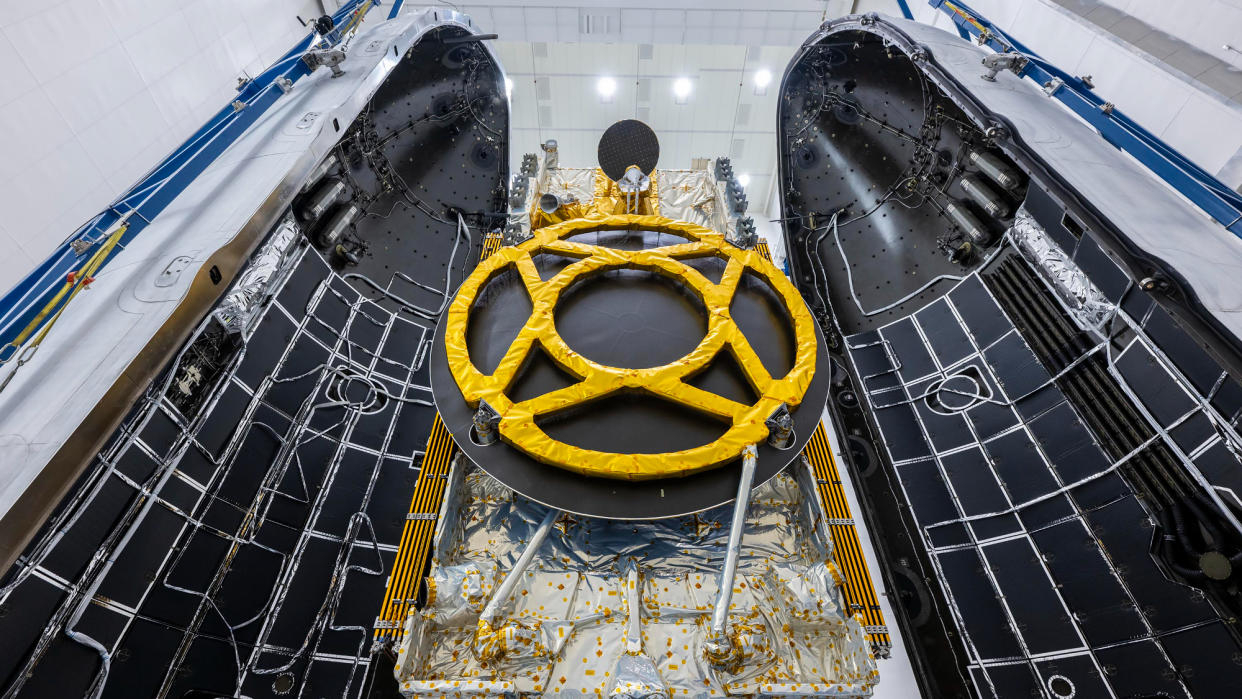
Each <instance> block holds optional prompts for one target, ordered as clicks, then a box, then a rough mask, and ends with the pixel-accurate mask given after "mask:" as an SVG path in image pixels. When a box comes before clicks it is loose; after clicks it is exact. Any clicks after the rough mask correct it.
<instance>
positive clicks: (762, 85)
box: [755, 68, 772, 95]
mask: <svg viewBox="0 0 1242 699" xmlns="http://www.w3.org/2000/svg"><path fill="white" fill-rule="evenodd" d="M771 83H772V71H770V70H768V69H767V68H760V69H759V70H757V71H755V94H756V95H763V94H767V92H768V85H770V84H771Z"/></svg>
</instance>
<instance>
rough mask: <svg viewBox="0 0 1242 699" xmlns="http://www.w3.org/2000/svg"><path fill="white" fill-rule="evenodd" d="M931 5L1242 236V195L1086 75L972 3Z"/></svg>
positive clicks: (941, 0) (951, 0) (934, 1)
mask: <svg viewBox="0 0 1242 699" xmlns="http://www.w3.org/2000/svg"><path fill="white" fill-rule="evenodd" d="M928 3H929V4H930V5H931V6H932V7H935V8H938V9H940V10H942V11H943V12H945V13H946V14H948V15H949V17H950V18H952V19H953V23H954V24H955V25H956V26H957V28H958V32H959V33H960V34H962V36H963V38H974V39H975V40H976V41H977V42H978V43H979V44H981V45H986V46H988V47H990V48H991V49H992V50H994V51H997V52H998V53H1017V54H1019V55H1021V56H1023V57H1024V58H1026V63H1025V65H1023V66H1022V67H1021V68H1020V69H1019V70H1018V71H1017V72H1018V75H1020V76H1022V77H1026V78H1030V79H1032V80H1034V81H1035V82H1036V83H1038V84H1039V85H1042V86H1044V87H1045V89H1046V90H1048V91H1049V92H1050V94H1051V96H1052V97H1053V98H1055V99H1057V100H1058V101H1060V102H1061V103H1062V104H1064V105H1065V106H1066V107H1068V108H1069V109H1070V110H1071V111H1073V112H1074V113H1075V114H1077V115H1078V116H1079V117H1081V118H1082V119H1083V120H1084V121H1086V122H1087V123H1088V124H1090V125H1091V126H1093V127H1094V128H1095V129H1096V130H1097V131H1099V132H1100V135H1101V136H1103V137H1104V139H1105V140H1106V141H1108V142H1109V143H1111V144H1113V145H1114V146H1116V147H1117V148H1120V149H1121V150H1124V151H1125V152H1127V153H1129V154H1130V155H1132V156H1134V158H1135V159H1136V160H1138V161H1139V162H1140V163H1142V164H1143V165H1144V166H1146V167H1147V169H1149V170H1151V171H1152V173H1154V174H1155V175H1156V176H1157V177H1159V178H1160V179H1162V180H1164V181H1165V182H1167V183H1169V184H1170V185H1171V186H1172V187H1173V188H1174V189H1176V190H1177V191H1179V192H1181V194H1182V195H1183V196H1185V197H1186V198H1187V199H1189V200H1190V201H1191V202H1193V203H1194V204H1195V205H1196V206H1198V207H1199V208H1200V209H1202V210H1203V211H1204V212H1205V213H1207V214H1208V215H1209V216H1211V217H1212V218H1213V219H1215V220H1216V221H1217V222H1219V223H1220V224H1221V225H1222V226H1224V227H1225V228H1226V229H1228V230H1229V231H1230V232H1232V233H1233V234H1234V235H1237V236H1238V237H1242V195H1239V194H1238V193H1237V192H1235V191H1233V190H1232V189H1230V188H1229V186H1228V185H1226V184H1224V183H1223V182H1221V181H1220V180H1218V179H1216V178H1215V177H1214V176H1213V175H1212V174H1211V173H1209V172H1207V171H1206V170H1204V169H1203V168H1201V167H1199V166H1198V165H1196V164H1195V163H1193V162H1191V161H1190V159H1189V158H1187V157H1186V156H1184V155H1182V154H1181V153H1179V152H1177V151H1176V150H1175V149H1173V148H1172V147H1171V146H1169V144H1167V143H1165V142H1164V141H1162V140H1160V139H1159V138H1157V137H1156V136H1155V135H1154V134H1152V133H1151V132H1150V131H1148V130H1146V129H1144V128H1143V127H1141V126H1139V125H1138V124H1137V123H1136V122H1135V121H1134V120H1133V119H1131V118H1130V117H1128V116H1126V115H1125V113H1124V112H1122V111H1121V110H1119V109H1117V108H1116V107H1115V106H1113V105H1112V104H1111V103H1109V102H1107V101H1105V100H1104V99H1102V98H1101V97H1100V96H1099V95H1097V94H1095V92H1093V91H1092V89H1091V86H1090V85H1088V84H1087V83H1086V82H1085V81H1084V80H1083V79H1082V78H1079V77H1077V76H1074V75H1070V74H1068V73H1066V72H1065V71H1063V70H1061V69H1060V68H1058V67H1056V66H1055V65H1053V64H1052V63H1049V62H1048V61H1047V60H1045V59H1044V58H1042V57H1041V56H1040V55H1039V54H1037V53H1035V52H1034V51H1032V50H1031V49H1029V48H1027V47H1026V46H1024V45H1023V44H1022V43H1021V42H1019V41H1018V40H1016V39H1014V38H1013V37H1011V36H1009V35H1008V34H1006V33H1005V31H1004V30H1002V29H1000V28H999V27H997V26H996V25H994V24H993V23H992V22H991V21H989V20H988V19H987V18H986V17H984V16H983V15H981V14H979V13H978V12H976V11H974V10H973V9H971V8H970V6H968V5H967V4H966V3H963V2H958V0H928Z"/></svg>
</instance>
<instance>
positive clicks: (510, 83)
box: [505, 78, 513, 99]
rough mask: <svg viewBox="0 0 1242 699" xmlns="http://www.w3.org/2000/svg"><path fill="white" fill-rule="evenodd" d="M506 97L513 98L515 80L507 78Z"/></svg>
mask: <svg viewBox="0 0 1242 699" xmlns="http://www.w3.org/2000/svg"><path fill="white" fill-rule="evenodd" d="M505 97H508V98H510V99H512V98H513V80H512V79H510V78H505Z"/></svg>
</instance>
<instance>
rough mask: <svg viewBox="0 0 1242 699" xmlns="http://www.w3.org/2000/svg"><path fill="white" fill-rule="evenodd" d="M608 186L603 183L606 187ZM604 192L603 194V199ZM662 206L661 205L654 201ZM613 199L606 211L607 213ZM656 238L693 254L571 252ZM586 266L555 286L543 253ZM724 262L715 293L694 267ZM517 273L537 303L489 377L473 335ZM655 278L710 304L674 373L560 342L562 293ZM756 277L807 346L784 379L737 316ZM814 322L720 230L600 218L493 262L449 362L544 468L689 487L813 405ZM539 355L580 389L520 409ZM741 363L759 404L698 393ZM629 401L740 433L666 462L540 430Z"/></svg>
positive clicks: (552, 229)
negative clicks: (483, 295) (652, 401)
mask: <svg viewBox="0 0 1242 699" xmlns="http://www.w3.org/2000/svg"><path fill="white" fill-rule="evenodd" d="M597 185H598V180H597ZM597 191H598V189H597ZM653 200H654V199H653ZM601 201H602V198H597V199H596V205H598V204H599V203H600V202H601ZM627 229H635V230H648V231H657V232H663V233H671V234H674V235H678V236H681V237H683V238H686V239H687V240H689V241H690V242H688V243H682V244H678V245H668V246H664V247H660V248H654V249H648V250H637V251H625V250H615V249H612V248H606V247H601V246H597V245H588V244H584V243H580V242H573V241H569V240H567V238H569V237H570V236H573V235H576V234H578V233H586V232H592V231H608V230H627ZM545 251H546V252H551V253H555V254H558V255H564V256H567V257H572V258H576V259H577V260H578V262H575V263H573V264H571V265H570V266H569V267H567V268H566V269H564V270H563V271H562V272H561V273H559V274H557V275H556V276H555V277H553V278H551V279H549V280H548V281H546V282H545V281H543V280H542V279H541V278H540V276H539V272H538V270H537V269H536V268H535V263H534V261H533V259H532V258H533V256H534V255H536V254H538V253H540V252H545ZM713 255H714V256H717V257H719V258H721V259H723V260H726V261H727V265H726V267H725V271H724V274H723V276H722V278H721V281H720V283H719V284H713V283H712V282H710V281H708V279H707V278H706V277H704V276H703V275H702V274H701V273H699V272H698V271H697V270H695V269H693V268H691V267H690V266H688V265H686V264H684V263H683V262H681V260H682V259H686V258H695V257H706V256H713ZM507 268H513V269H514V270H516V271H517V273H518V275H519V276H520V277H521V279H522V282H523V283H524V284H525V286H526V289H527V291H528V293H529V294H530V298H531V305H532V310H531V315H530V318H529V320H528V321H527V323H526V325H525V327H523V328H522V330H521V331H520V332H519V333H518V335H517V337H516V338H515V339H514V341H513V343H512V345H511V346H510V347H509V349H508V351H507V352H506V353H505V356H504V357H503V358H502V359H501V361H500V363H499V365H498V366H497V367H496V370H495V371H494V372H493V373H492V374H491V375H490V376H487V375H484V374H483V373H482V372H480V371H479V370H478V369H477V368H476V367H475V366H474V364H473V363H472V362H471V361H470V351H469V347H468V346H467V344H466V327H467V324H468V320H469V316H470V312H471V309H472V308H473V306H474V302H475V299H476V298H477V297H478V295H479V293H480V291H481V290H482V289H483V287H484V286H485V285H486V283H487V282H488V280H490V279H491V278H492V277H493V276H495V275H496V274H499V273H500V272H502V271H504V270H505V269H507ZM623 268H628V269H646V270H650V271H652V272H655V273H657V274H661V275H664V276H666V277H669V278H672V279H676V280H678V281H680V282H681V283H683V284H685V285H686V286H687V287H689V289H690V290H692V291H693V292H694V293H695V294H696V295H698V297H699V298H700V299H701V300H702V302H703V305H704V306H705V307H706V309H707V312H708V328H707V333H706V334H705V335H704V337H703V339H702V341H700V343H699V345H698V347H696V348H695V349H694V350H692V351H691V352H690V353H689V354H687V355H686V356H684V357H682V358H680V359H678V360H676V361H674V362H671V363H669V364H666V365H664V366H659V367H652V368H647V369H626V368H618V367H609V366H603V365H600V364H598V363H596V362H593V361H591V360H589V359H587V358H586V357H584V356H582V355H581V354H579V353H577V352H575V351H574V350H572V349H570V347H569V346H568V345H567V344H566V343H565V340H564V339H562V338H561V336H560V335H559V334H558V333H557V330H556V324H555V322H554V312H555V309H556V304H557V300H558V299H559V298H560V295H561V293H562V292H563V291H564V290H565V289H566V288H568V287H569V286H570V285H571V284H573V283H575V282H576V281H578V280H579V279H581V278H583V277H586V276H590V275H593V274H599V273H602V272H606V271H608V270H613V269H623ZM746 271H750V272H751V273H753V274H755V275H757V276H758V277H759V278H761V279H763V280H764V281H765V282H766V283H767V284H768V286H769V287H770V288H771V289H772V290H773V291H774V292H775V293H776V294H777V296H778V297H779V298H780V300H781V303H782V305H783V306H784V307H785V311H786V312H787V313H788V315H789V318H790V321H791V325H792V327H793V330H794V336H795V347H796V352H795V358H794V363H793V368H792V369H791V370H790V371H789V373H788V374H786V375H785V376H783V377H773V376H771V375H770V374H769V373H768V371H767V369H766V368H765V367H764V366H763V364H762V362H761V361H760V360H759V357H758V355H756V354H755V351H754V349H753V348H752V347H751V346H750V343H749V342H748V341H747V339H746V337H745V335H744V334H743V333H742V332H741V330H740V329H739V328H738V326H737V325H736V323H734V321H733V318H732V317H731V315H730V305H731V302H732V300H733V295H734V292H735V291H736V289H737V286H738V283H739V282H740V280H741V278H742V274H743V273H744V272H746ZM814 322H815V321H814V320H813V319H812V317H811V314H810V312H809V311H808V310H807V308H806V305H805V304H804V303H803V301H802V297H801V296H800V295H799V294H798V291H797V290H796V289H795V288H794V287H793V285H792V284H791V283H790V282H789V280H788V279H787V278H786V277H785V276H784V275H783V274H782V273H781V272H780V271H779V270H777V269H776V267H774V266H773V265H772V263H771V262H769V261H768V260H766V259H765V258H764V257H763V256H762V255H761V254H760V253H759V252H757V251H755V250H743V249H739V248H737V247H734V246H733V245H731V244H729V243H727V242H726V241H725V239H724V236H722V235H720V234H719V233H716V232H714V231H712V230H710V229H708V228H705V227H703V226H699V225H696V224H692V223H686V222H684V221H672V220H669V219H667V218H663V217H660V216H646V215H633V214H623V215H609V216H598V215H597V216H593V217H591V218H585V219H575V220H571V221H566V222H563V223H558V224H554V225H551V226H547V227H544V228H540V229H537V230H536V231H534V237H533V238H531V239H530V240H527V241H526V242H524V243H522V244H520V245H517V246H513V247H504V248H501V249H500V250H498V251H496V252H495V253H494V254H492V255H491V256H489V257H488V258H487V259H486V260H484V261H482V262H481V263H480V264H479V265H478V267H476V268H475V271H474V273H473V274H471V276H470V277H469V278H467V279H466V281H465V282H464V283H463V284H462V286H461V288H460V289H459V291H458V293H457V296H456V297H455V298H454V299H453V302H452V304H451V305H450V306H449V310H448V320H447V323H446V332H445V354H446V357H447V359H448V365H449V368H450V370H451V372H452V374H453V378H454V379H455V380H456V382H457V386H458V388H459V389H460V390H461V392H462V396H463V397H464V398H465V400H466V402H467V403H469V404H470V405H471V406H472V407H478V405H479V403H480V401H486V402H487V404H488V405H490V406H491V407H492V408H493V409H494V410H495V411H496V412H497V413H499V414H500V423H499V431H500V437H501V439H503V440H504V441H505V442H507V443H508V444H510V445H512V446H513V447H515V448H517V449H520V450H521V451H523V452H524V453H526V454H528V455H529V456H531V457H532V458H534V459H537V460H538V461H541V462H543V463H547V464H550V465H554V466H557V467H560V468H564V469H568V470H571V471H575V472H578V473H582V474H585V475H589V476H599V477H605V478H618V479H650V478H667V477H670V476H684V475H687V474H691V473H695V472H698V471H703V470H707V469H711V468H715V467H717V466H720V465H721V464H724V463H727V462H729V461H733V460H734V459H736V458H738V457H739V456H741V454H742V451H743V449H745V448H746V447H747V446H748V445H752V444H756V443H758V442H761V441H763V440H764V439H766V438H767V434H768V428H767V426H766V425H765V424H764V422H765V420H766V419H767V418H768V416H770V415H771V414H772V413H773V411H775V410H776V409H777V408H778V407H779V406H780V404H781V403H785V404H786V405H788V406H789V407H790V408H794V407H796V406H797V405H798V404H799V403H800V402H801V401H802V397H803V395H804V394H805V393H806V390H807V388H808V387H809V386H810V383H811V379H812V378H813V377H814V373H815V363H816V359H817V357H816V351H817V344H816V334H815V326H814ZM535 343H538V344H539V345H540V346H541V347H542V349H543V351H544V352H545V353H546V354H547V355H548V357H549V358H551V359H552V360H553V361H554V362H555V363H556V364H557V365H558V366H559V367H560V368H561V369H562V370H563V371H565V372H566V373H568V374H570V375H572V376H574V377H576V378H578V379H579V382H578V383H575V384H573V385H571V386H568V387H566V388H563V389H560V390H557V391H552V392H550V393H547V394H544V395H542V396H538V397H536V398H532V399H530V400H526V401H523V402H520V403H514V402H513V401H512V400H510V399H509V397H508V396H507V395H506V392H507V391H508V390H509V388H510V387H511V386H512V385H513V383H514V381H515V380H516V378H517V376H518V374H519V373H520V371H521V369H522V367H523V365H524V364H525V362H526V359H527V356H528V355H529V353H530V351H531V350H532V348H533V347H534V345H535ZM726 349H727V351H729V352H730V353H731V354H732V356H733V358H734V359H736V360H737V363H738V366H739V367H741V369H742V371H743V372H744V373H745V374H746V377H747V380H748V382H749V383H750V384H751V387H752V388H753V389H754V392H755V395H757V396H759V398H758V400H756V402H755V403H754V404H752V405H743V404H741V403H737V402H735V401H732V400H729V399H727V398H724V397H722V396H719V395H716V394H714V393H711V392H708V391H704V390H701V389H698V388H695V387H693V386H691V385H689V384H687V383H685V379H688V378H690V377H692V376H694V375H695V374H697V373H698V372H700V371H703V370H704V369H706V368H707V367H708V366H709V365H710V364H711V362H712V361H713V360H714V359H715V357H716V356H717V354H719V353H720V352H722V351H725V350H726ZM619 391H645V392H647V393H649V394H652V395H655V396H658V397H661V398H664V399H667V400H670V401H672V402H675V403H678V404H680V405H682V406H685V407H686V408H689V409H692V410H698V411H701V412H705V413H708V414H709V415H711V416H713V417H714V418H716V419H719V420H721V421H723V422H725V423H727V424H728V425H729V429H728V430H727V431H726V432H725V433H724V434H723V435H721V436H720V437H719V438H718V439H717V440H715V441H714V442H711V443H710V444H706V445H703V446H699V447H695V448H692V449H685V450H682V451H678V452H671V453H663V454H613V453H605V452H600V451H594V450H590V449H583V448H580V447H575V446H571V445H569V444H565V443H563V442H558V441H555V440H553V439H552V438H551V437H549V436H548V435H547V434H546V433H545V432H544V431H543V430H542V429H541V428H540V427H539V426H538V424H537V423H536V421H537V420H538V419H539V418H542V417H544V416H547V415H551V414H554V413H557V412H559V411H562V410H566V409H570V408H574V407H577V406H579V405H581V404H583V403H586V402H589V401H593V400H598V399H600V398H604V397H606V396H608V395H611V394H613V393H616V392H619Z"/></svg>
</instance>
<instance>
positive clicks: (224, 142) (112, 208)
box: [0, 0, 379, 363]
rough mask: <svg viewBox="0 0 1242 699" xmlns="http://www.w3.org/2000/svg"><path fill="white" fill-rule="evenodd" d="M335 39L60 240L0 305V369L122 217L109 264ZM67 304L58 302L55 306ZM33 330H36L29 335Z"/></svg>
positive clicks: (281, 64)
mask: <svg viewBox="0 0 1242 699" xmlns="http://www.w3.org/2000/svg"><path fill="white" fill-rule="evenodd" d="M368 2H370V3H371V4H372V5H376V4H379V3H377V2H374V0H349V1H348V2H346V3H345V4H344V5H342V6H341V8H340V9H339V10H337V11H336V13H335V14H334V15H333V17H332V19H333V22H334V23H335V24H336V26H338V27H340V26H343V24H344V23H347V22H348V20H349V19H350V18H351V17H352V16H353V14H354V13H355V12H357V11H358V10H359V9H360V8H362V7H363V6H364V5H366V4H367V3H368ZM339 40H340V36H339V32H335V31H334V32H333V33H332V35H330V36H329V37H320V36H319V35H318V34H316V33H315V32H314V30H312V31H311V32H310V33H308V34H307V36H306V37H305V38H303V39H302V40H301V41H299V42H298V43H297V44H296V45H295V46H294V47H293V48H292V49H290V50H289V52H288V53H286V54H285V55H284V56H281V57H280V59H278V60H277V61H276V62H275V63H273V64H272V65H271V67H269V68H268V69H267V70H265V71H263V72H262V73H260V74H259V75H258V76H256V77H255V78H254V79H252V80H249V81H247V82H246V83H244V84H243V85H241V86H240V87H239V88H238V91H237V96H236V97H235V98H234V101H232V102H230V103H229V104H228V105H227V106H225V107H224V108H223V109H221V110H220V111H218V112H216V114H215V115H214V116H212V117H211V118H210V119H208V120H207V122H206V123H205V124H203V126H202V127H200V128H199V129H198V130H197V131H195V132H194V134H193V135H191V136H190V137H189V138H188V139H186V141H185V142H184V143H182V144H181V145H180V146H179V147H178V148H177V149H176V150H174V151H173V152H172V153H171V154H170V155H168V156H167V157H166V158H164V160H162V161H161V162H160V163H159V164H157V165H156V166H155V167H154V168H152V169H151V170H150V171H149V172H148V173H147V174H146V175H145V176H144V177H143V178H142V179H140V180H139V181H138V182H137V183H135V184H134V185H133V186H132V187H130V188H129V189H128V190H126V191H125V192H124V193H123V194H121V195H120V196H119V197H117V198H116V199H115V200H114V201H113V202H112V203H111V204H109V205H108V207H107V208H105V209H104V210H103V211H101V212H99V213H98V214H96V215H95V216H94V217H93V218H91V219H90V220H89V221H87V222H86V223H84V224H83V225H82V226H81V227H80V228H78V230H77V231H75V232H74V233H73V234H72V235H70V236H69V237H68V238H66V239H65V241H64V242H63V243H61V244H60V245H59V246H58V247H57V248H56V249H55V250H54V251H53V252H52V254H51V255H50V256H49V257H48V258H47V259H46V260H44V261H43V262H42V263H41V264H40V265H39V266H38V267H36V268H35V269H34V270H33V271H31V272H30V273H29V274H27V275H26V276H25V277H24V278H23V279H22V280H21V281H20V282H18V283H17V285H16V286H14V287H13V288H12V289H10V290H9V291H8V293H6V294H5V295H4V296H3V297H2V298H0V363H3V362H6V361H8V360H9V359H11V358H12V357H13V356H14V355H16V354H17V352H18V351H19V350H20V348H19V347H17V346H15V345H14V344H13V343H14V340H15V339H16V338H17V336H18V335H19V334H20V333H21V332H22V330H23V329H25V328H26V327H27V326H28V325H29V324H30V323H31V321H32V320H34V318H35V317H36V316H37V315H38V314H39V311H40V310H42V309H43V308H44V307H45V306H47V305H48V304H49V303H50V302H51V301H52V299H53V298H54V297H55V295H56V292H57V291H59V290H60V288H61V287H62V286H63V285H64V284H65V279H66V277H67V276H68V275H69V273H70V272H73V271H74V270H76V269H77V268H78V267H79V266H80V264H81V263H82V261H84V260H85V259H87V258H88V257H90V255H91V254H92V253H93V252H94V251H95V250H96V249H97V248H98V246H99V245H101V244H102V243H103V242H104V241H105V240H106V239H107V237H108V234H109V231H110V230H111V229H112V227H113V226H114V225H115V224H117V222H118V221H120V220H121V218H122V217H124V216H127V215H128V216H129V228H128V229H127V230H126V231H125V234H124V235H123V236H122V237H121V239H120V244H119V245H117V246H116V248H115V251H114V252H113V253H112V255H111V257H115V255H116V252H119V251H120V250H122V249H124V247H125V245H126V244H127V243H129V242H130V241H131V240H133V239H134V238H135V237H136V236H138V235H140V234H141V233H142V231H143V229H145V228H146V226H147V225H148V224H149V223H150V222H151V220H152V219H154V218H155V217H156V216H158V215H159V213H160V212H161V211H163V210H164V209H165V208H167V206H168V205H169V204H170V203H172V201H173V200H174V199H176V198H177V196H178V195H180V194H181V192H183V191H184V190H185V188H186V187H187V186H188V185H189V184H190V183H191V182H193V181H194V179H195V178H196V177H198V176H199V175H200V174H202V172H203V171H204V170H206V169H207V168H208V167H209V166H210V165H211V164H212V163H213V162H215V160H216V158H218V157H219V156H220V154H221V153H223V152H224V151H225V150H226V149H227V148H228V147H229V146H230V145H232V144H233V142H234V141H236V140H237V139H238V137H240V136H241V135H242V134H243V133H245V131H246V129H248V128H250V126H251V125H252V124H253V123H254V122H255V121H256V120H258V118H259V117H260V116H262V115H263V114H264V112H266V111H267V110H268V109H269V108H270V107H271V106H272V104H274V103H275V102H276V100H277V98H279V97H280V96H281V95H282V94H284V92H283V90H281V89H280V86H279V85H278V84H277V81H279V80H288V81H290V82H297V81H298V80H299V79H301V78H302V77H304V76H306V75H308V74H309V73H310V68H309V67H308V66H307V65H306V62H305V61H302V60H301V58H302V55H303V54H305V53H306V52H307V51H308V50H310V49H312V48H314V47H316V46H323V45H325V44H330V43H334V42H335V41H339ZM108 261H109V260H105V261H104V264H107V262H108ZM67 302H68V301H67V299H66V300H65V301H62V302H61V303H62V305H63V304H64V303H67ZM56 310H57V309H55V308H54V309H52V312H51V313H49V314H47V319H50V318H51V317H53V316H54V314H55V312H56ZM47 319H45V320H44V321H43V323H46V322H47ZM39 327H41V325H40V326H36V327H35V330H36V331H37V330H38V328H39Z"/></svg>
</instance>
